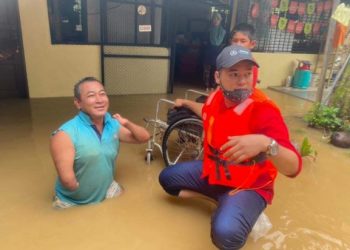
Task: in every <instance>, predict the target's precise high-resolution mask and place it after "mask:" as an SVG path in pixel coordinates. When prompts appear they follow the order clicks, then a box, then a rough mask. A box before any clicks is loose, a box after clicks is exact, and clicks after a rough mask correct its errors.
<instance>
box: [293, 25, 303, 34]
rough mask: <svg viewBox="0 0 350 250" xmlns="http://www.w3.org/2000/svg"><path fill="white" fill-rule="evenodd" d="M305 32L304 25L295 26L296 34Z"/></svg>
mask: <svg viewBox="0 0 350 250" xmlns="http://www.w3.org/2000/svg"><path fill="white" fill-rule="evenodd" d="M303 30H304V23H302V22H298V23H297V25H296V26H295V33H296V34H301V33H302V32H303Z"/></svg>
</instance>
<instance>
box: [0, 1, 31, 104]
mask: <svg viewBox="0 0 350 250" xmlns="http://www.w3.org/2000/svg"><path fill="white" fill-rule="evenodd" d="M24 65H25V64H24V56H23V46H22V39H21V29H20V21H19V12H18V3H17V0H1V1H0V98H8V97H22V98H25V97H28V90H27V80H26V74H25V66H24Z"/></svg>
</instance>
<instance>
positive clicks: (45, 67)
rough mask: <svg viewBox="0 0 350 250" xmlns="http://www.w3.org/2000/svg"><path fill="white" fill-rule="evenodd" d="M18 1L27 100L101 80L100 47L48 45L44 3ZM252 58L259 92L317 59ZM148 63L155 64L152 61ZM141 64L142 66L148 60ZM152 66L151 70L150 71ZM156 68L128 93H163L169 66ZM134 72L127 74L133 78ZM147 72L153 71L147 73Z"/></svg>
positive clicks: (257, 55) (267, 55) (65, 92)
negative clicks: (299, 64) (89, 79)
mask: <svg viewBox="0 0 350 250" xmlns="http://www.w3.org/2000/svg"><path fill="white" fill-rule="evenodd" d="M18 1H19V12H20V19H21V27H22V37H23V46H24V55H25V63H26V70H27V79H28V89H29V96H30V98H41V97H64V96H72V95H73V91H72V89H73V84H74V83H75V82H77V81H78V80H79V79H81V78H83V77H85V76H95V77H97V78H101V61H100V48H99V46H96V45H53V44H51V37H50V27H49V18H48V8H47V0H18ZM160 50H161V51H160V52H162V53H161V54H162V55H166V54H167V52H166V51H163V50H164V48H160ZM254 56H255V58H256V60H257V61H258V62H259V64H260V66H261V67H260V73H259V74H260V76H259V79H260V80H261V84H260V87H261V88H266V87H268V86H280V85H283V84H284V83H285V79H286V77H287V76H288V75H292V74H293V71H294V69H295V66H296V64H297V59H299V60H309V61H311V62H312V63H313V64H315V61H316V58H317V56H316V55H308V54H287V53H254ZM121 61H122V60H121ZM127 61H128V60H127ZM129 61H131V60H129ZM149 62H150V63H153V64H154V62H152V61H149ZM124 63H125V62H124ZM140 63H143V64H145V63H147V60H143V61H142V62H141V61H140ZM153 64H152V65H153ZM128 65H130V67H132V65H139V64H137V63H136V64H135V63H132V62H130V63H129V64H128ZM152 65H150V67H151V68H152V69H153V68H154V67H153V66H152ZM155 65H156V68H158V72H156V73H157V74H158V75H157V76H158V77H157V78H156V79H154V80H157V79H158V78H159V79H158V81H154V84H155V86H150V85H152V82H149V84H143V85H141V84H139V82H140V79H138V78H137V79H136V80H137V86H138V87H137V88H132V89H131V93H150V90H152V89H153V90H154V91H155V93H159V92H163V91H164V92H165V91H166V87H167V81H168V76H169V64H168V63H167V62H165V61H164V62H162V64H157V62H156V64H155ZM157 65H158V66H157ZM145 68H146V69H148V68H147V67H145ZM129 69H130V68H129ZM159 69H161V72H159ZM135 70H136V69H134V70H131V71H130V72H133V74H135V72H136V71H135ZM147 72H155V71H153V70H149V69H148V71H147ZM156 73H155V74H156ZM160 73H161V74H160ZM126 75H130V74H126ZM122 76H124V75H122ZM122 78H123V77H122ZM124 78H125V77H124ZM124 78H123V79H124ZM151 78H152V76H151ZM124 81H126V79H124ZM160 81H161V82H164V83H163V84H162V83H160ZM108 85H109V86H107V87H108V88H109V89H110V91H111V92H113V93H114V92H115V93H114V94H118V93H121V92H120V89H122V90H123V91H122V94H128V90H127V89H125V87H127V85H126V86H121V88H119V87H115V86H116V85H115V86H111V85H110V84H108ZM135 86H136V85H135ZM143 87H145V88H144V90H142V88H143ZM138 88H140V89H138Z"/></svg>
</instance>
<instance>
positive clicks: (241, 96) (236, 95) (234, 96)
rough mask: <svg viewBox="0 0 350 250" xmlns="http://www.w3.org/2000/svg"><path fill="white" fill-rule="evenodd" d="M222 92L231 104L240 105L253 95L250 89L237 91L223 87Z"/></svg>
mask: <svg viewBox="0 0 350 250" xmlns="http://www.w3.org/2000/svg"><path fill="white" fill-rule="evenodd" d="M221 88H222V92H223V93H224V96H225V97H226V98H227V99H229V100H230V101H231V102H234V103H237V104H240V103H242V102H244V101H245V100H247V99H248V97H249V96H250V95H251V93H252V91H251V90H250V89H235V90H227V89H225V88H224V87H223V86H222V85H221Z"/></svg>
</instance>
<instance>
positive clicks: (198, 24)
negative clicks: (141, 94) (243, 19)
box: [170, 0, 233, 88]
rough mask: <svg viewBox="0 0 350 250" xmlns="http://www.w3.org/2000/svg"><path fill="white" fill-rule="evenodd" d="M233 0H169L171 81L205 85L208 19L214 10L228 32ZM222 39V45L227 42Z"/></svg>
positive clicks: (177, 83)
mask: <svg viewBox="0 0 350 250" xmlns="http://www.w3.org/2000/svg"><path fill="white" fill-rule="evenodd" d="M232 3H233V1H230V0H226V1H209V0H196V1H186V0H178V1H172V8H171V10H172V12H173V15H172V19H173V20H171V21H170V23H171V24H172V26H173V27H174V30H173V39H172V40H173V45H172V59H173V69H172V70H173V74H172V75H173V81H171V82H172V85H173V87H174V86H185V87H186V88H192V87H194V88H205V86H204V80H203V66H204V65H203V62H204V59H205V49H206V46H207V44H208V40H209V27H210V22H211V21H210V19H211V17H212V15H213V13H215V12H217V13H220V14H221V16H222V22H221V25H222V27H223V28H224V29H225V30H226V34H227V35H228V34H229V32H230V24H231V11H232V5H233V4H232ZM226 42H227V38H225V39H224V41H223V45H224V44H226Z"/></svg>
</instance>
